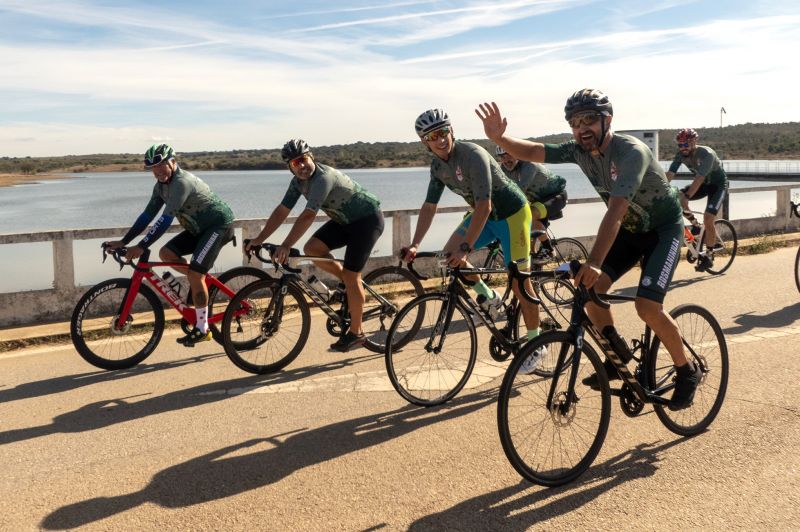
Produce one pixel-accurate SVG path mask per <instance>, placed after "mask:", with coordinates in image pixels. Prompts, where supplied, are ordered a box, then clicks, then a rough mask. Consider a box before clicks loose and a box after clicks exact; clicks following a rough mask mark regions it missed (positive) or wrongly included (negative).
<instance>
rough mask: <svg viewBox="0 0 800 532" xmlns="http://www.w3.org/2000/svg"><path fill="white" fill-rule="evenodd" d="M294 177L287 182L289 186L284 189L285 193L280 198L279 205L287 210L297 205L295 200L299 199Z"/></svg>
mask: <svg viewBox="0 0 800 532" xmlns="http://www.w3.org/2000/svg"><path fill="white" fill-rule="evenodd" d="M295 179H296V178H293V179H292V180H291V181H290V182H289V188H287V189H286V194H284V195H283V199H282V200H281V205H283V206H284V207H286V208H287V209H289V210H292V209H293V208H294V206H295V205H297V200H298V199H300V188H299V187H298V186H297V183H296V182H295Z"/></svg>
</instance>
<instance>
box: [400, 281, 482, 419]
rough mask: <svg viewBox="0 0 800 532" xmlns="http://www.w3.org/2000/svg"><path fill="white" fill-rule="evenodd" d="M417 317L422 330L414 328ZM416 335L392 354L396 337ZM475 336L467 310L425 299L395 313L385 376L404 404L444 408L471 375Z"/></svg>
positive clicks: (446, 300) (448, 298) (447, 297)
mask: <svg viewBox="0 0 800 532" xmlns="http://www.w3.org/2000/svg"><path fill="white" fill-rule="evenodd" d="M420 316H422V325H421V327H420V326H417V325H416V323H417V321H418V320H419V317H420ZM414 328H416V332H415V334H414V335H412V337H411V338H410V339H408V340H407V341H406V344H405V345H404V346H402V347H397V348H395V347H394V346H396V345H397V343H396V342H395V341H394V337H396V336H400V337H403V336H406V335H407V334H408V332H407V331H410V330H412V329H414ZM477 354H478V335H477V333H476V332H475V326H474V325H473V323H472V318H471V317H470V315H469V312H468V311H467V309H466V307H464V305H463V304H462V303H461V302H460V301H458V300H457V298H456V296H455V295H451V294H447V293H445V294H426V295H422V296H419V297H417V298H416V299H414V300H412V301H411V302H409V303H408V304H407V305H406V306H405V307H403V308H402V309H401V310H400V313H399V314H398V315H397V318H396V319H395V320H394V322H393V323H392V327H391V328H390V329H389V337H388V339H387V342H386V372H387V373H388V374H389V380H390V381H391V382H392V386H394V389H395V390H397V393H399V394H400V395H401V396H402V397H403V398H404V399H405V400H406V401H408V402H409V403H412V404H415V405H419V406H435V405H440V404H442V403H445V402H447V401H449V400H450V399H452V398H453V397H455V395H456V394H457V393H458V392H460V391H461V389H462V388H463V387H464V385H465V384H466V383H467V381H468V380H469V377H470V375H471V374H472V369H473V368H474V367H475V359H476V358H477Z"/></svg>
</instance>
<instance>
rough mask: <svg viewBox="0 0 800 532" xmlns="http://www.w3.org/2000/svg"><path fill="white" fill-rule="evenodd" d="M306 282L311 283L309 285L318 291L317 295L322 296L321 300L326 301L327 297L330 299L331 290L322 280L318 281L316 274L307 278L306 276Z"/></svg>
mask: <svg viewBox="0 0 800 532" xmlns="http://www.w3.org/2000/svg"><path fill="white" fill-rule="evenodd" d="M308 284H310V285H311V287H312V288H313V289H314V290H316V291H317V292H319V295H320V296H322V300H323V301H326V302H327V301H328V299H330V296H331V290H330V288H328V287H327V286H325V283H323V282H322V281H320V280H319V279H318V278H317V276H316V275H312V276H311V277H309V278H308Z"/></svg>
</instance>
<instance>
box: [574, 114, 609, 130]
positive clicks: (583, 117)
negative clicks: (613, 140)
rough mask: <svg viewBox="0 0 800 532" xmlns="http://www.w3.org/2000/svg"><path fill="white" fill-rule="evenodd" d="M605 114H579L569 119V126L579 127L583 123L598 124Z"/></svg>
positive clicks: (587, 124)
mask: <svg viewBox="0 0 800 532" xmlns="http://www.w3.org/2000/svg"><path fill="white" fill-rule="evenodd" d="M602 116H603V115H601V114H600V113H596V112H589V113H582V114H577V115H575V116H573V117H572V118H570V119H569V127H571V128H572V129H578V128H579V127H581V126H582V125H586V126H591V125H593V124H596V123H597V122H598V121H599V120H600V118H601V117H602Z"/></svg>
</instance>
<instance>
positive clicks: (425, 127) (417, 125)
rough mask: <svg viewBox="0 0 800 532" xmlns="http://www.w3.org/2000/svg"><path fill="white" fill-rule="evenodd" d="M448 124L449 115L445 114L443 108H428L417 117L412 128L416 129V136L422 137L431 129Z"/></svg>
mask: <svg viewBox="0 0 800 532" xmlns="http://www.w3.org/2000/svg"><path fill="white" fill-rule="evenodd" d="M449 125H450V117H449V116H447V113H445V112H444V109H428V110H427V111H425V112H424V113H422V114H421V115H419V116H418V117H417V120H416V122H414V129H415V130H416V131H417V136H418V137H422V136H423V135H427V134H428V133H430V132H431V131H435V130H437V129H439V128H442V127H445V126H449Z"/></svg>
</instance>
